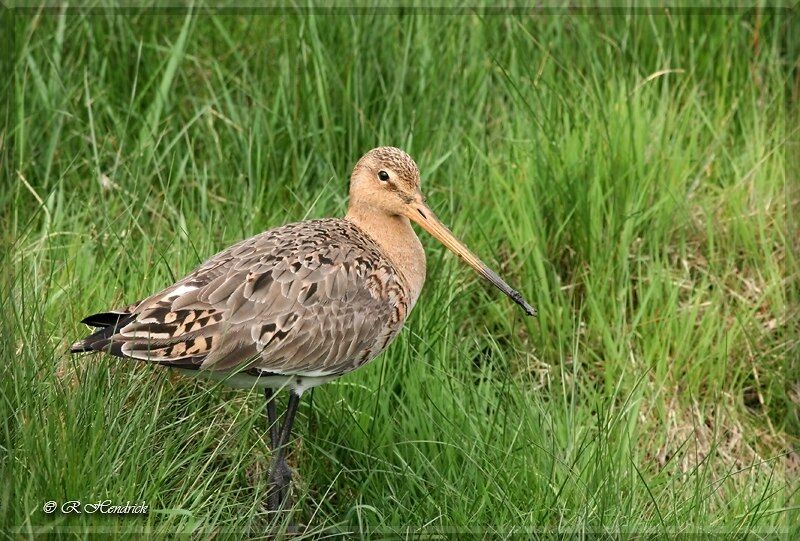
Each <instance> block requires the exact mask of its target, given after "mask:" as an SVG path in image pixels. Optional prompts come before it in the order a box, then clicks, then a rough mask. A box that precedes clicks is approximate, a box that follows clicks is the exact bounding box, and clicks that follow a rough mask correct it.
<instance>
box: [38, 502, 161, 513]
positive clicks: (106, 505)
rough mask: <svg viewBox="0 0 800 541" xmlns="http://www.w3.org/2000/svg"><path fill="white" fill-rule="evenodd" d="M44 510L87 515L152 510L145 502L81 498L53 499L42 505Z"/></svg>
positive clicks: (147, 511)
mask: <svg viewBox="0 0 800 541" xmlns="http://www.w3.org/2000/svg"><path fill="white" fill-rule="evenodd" d="M42 511H44V512H45V513H47V514H48V515H49V514H51V513H56V512H58V513H63V514H65V515H80V514H84V513H85V514H87V515H92V514H98V515H146V514H148V513H149V512H150V507H149V506H148V505H147V504H146V503H144V502H142V503H135V502H125V503H124V504H118V503H113V502H112V501H111V500H100V501H96V502H85V503H84V502H82V501H80V500H70V501H66V502H62V503H59V502H56V501H52V500H51V501H49V502H45V503H44V505H42Z"/></svg>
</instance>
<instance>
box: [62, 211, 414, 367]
mask: <svg viewBox="0 0 800 541" xmlns="http://www.w3.org/2000/svg"><path fill="white" fill-rule="evenodd" d="M407 290H408V288H407V286H406V284H405V283H404V281H403V279H402V277H401V275H400V273H399V272H397V270H396V269H395V268H394V267H393V266H392V264H391V262H390V261H389V259H388V258H387V257H386V256H385V254H383V253H382V252H381V250H380V248H379V247H378V245H377V244H376V243H375V242H374V241H373V240H372V239H371V238H370V237H369V235H367V234H366V233H365V232H364V231H362V230H361V229H360V228H359V227H358V226H356V225H355V224H353V223H351V222H349V221H348V220H343V219H324V220H310V221H304V222H297V223H293V224H288V225H284V226H282V227H278V228H275V229H271V230H269V231H266V232H264V233H261V234H259V235H256V236H254V237H251V238H249V239H246V240H244V241H241V242H239V243H237V244H235V245H233V246H231V247H230V248H228V249H226V250H224V251H222V252H220V253H218V254H216V255H215V256H213V257H212V258H210V259H209V260H208V261H206V262H205V263H203V264H202V265H200V266H199V267H198V268H197V269H195V270H194V271H193V272H192V273H190V274H189V275H188V276H186V277H185V278H183V279H182V280H180V281H178V282H177V283H175V284H173V285H172V286H170V287H168V288H166V289H164V290H162V291H160V292H158V293H156V294H155V295H152V296H150V297H148V298H147V299H144V300H143V301H140V302H138V303H135V304H133V305H131V306H130V307H128V308H126V309H122V310H115V311H111V312H107V313H102V314H95V315H94V316H90V317H88V318H86V319H85V320H84V322H85V323H87V324H89V325H93V326H96V327H98V330H97V331H96V332H95V333H94V334H92V335H90V336H89V337H87V338H86V339H84V340H81V341H80V342H77V343H76V344H74V345H73V348H72V351H74V352H79V351H107V352H109V353H111V354H113V355H117V356H120V357H129V358H133V359H140V360H145V361H151V362H155V363H159V364H163V365H167V366H173V367H180V368H190V369H203V370H211V371H217V372H219V371H232V370H239V371H243V372H244V373H247V374H250V375H260V374H263V375H300V376H309V377H326V378H330V377H335V376H338V375H341V374H344V373H346V372H349V371H351V370H353V369H355V368H357V367H358V366H361V365H362V364H364V363H365V362H367V361H369V360H371V359H372V358H374V357H375V356H376V355H377V354H378V353H380V352H381V351H383V349H384V348H385V347H386V346H387V345H388V344H389V342H391V340H392V339H393V338H394V337H395V336H396V335H397V333H398V332H399V330H400V328H401V327H402V324H403V322H404V321H405V318H406V316H407V315H408V311H409V309H410V306H411V303H409V299H408V294H407V293H408V292H407Z"/></svg>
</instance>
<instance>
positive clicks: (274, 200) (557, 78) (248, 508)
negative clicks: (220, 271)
mask: <svg viewBox="0 0 800 541" xmlns="http://www.w3.org/2000/svg"><path fill="white" fill-rule="evenodd" d="M3 17H4V19H3V25H4V30H3V31H4V33H5V34H6V35H7V36H12V38H9V39H8V40H6V41H7V44H6V45H4V47H6V51H5V52H6V53H7V55H9V57H8V58H7V59H6V60H5V62H6V64H4V65H5V66H7V67H8V68H9V69H8V71H4V74H8V76H7V77H4V78H3V81H2V82H0V85H2V86H4V88H5V89H6V91H7V95H8V100H6V101H5V102H4V109H0V116H1V117H2V122H3V124H2V131H1V132H0V147H1V148H2V155H1V161H0V168H2V175H3V182H2V188H0V208H2V214H1V215H0V220H1V221H2V242H3V245H4V249H3V250H2V254H0V275H2V278H0V284H2V288H3V289H2V300H1V301H0V302H1V303H2V305H1V307H0V310H1V313H2V332H1V333H0V336H1V337H2V338H1V339H0V340H1V341H0V343H1V344H2V350H0V367H2V368H1V369H2V375H1V376H0V398H1V400H0V404H1V405H0V408H2V409H0V419H2V425H0V434H2V437H1V438H0V474H1V475H2V477H1V478H2V483H0V528H2V529H4V530H5V531H6V532H7V533H10V534H12V535H14V536H17V535H22V536H25V535H28V534H33V533H37V532H61V533H64V534H71V535H77V536H81V537H82V536H84V535H86V534H91V533H103V532H111V531H119V532H127V533H128V534H131V535H136V534H140V533H143V532H146V533H152V534H163V533H168V532H173V533H174V532H183V533H190V532H191V533H194V536H195V537H203V538H205V537H206V536H218V537H227V536H228V535H229V534H232V533H233V532H238V533H246V534H247V535H253V536H255V535H260V534H263V533H264V532H270V531H280V529H281V528H284V527H285V526H286V524H287V522H288V521H293V522H295V523H299V524H302V525H307V527H304V528H301V531H305V532H307V533H309V534H320V533H329V534H332V533H343V532H352V533H356V534H362V535H365V536H366V535H370V536H375V535H387V536H406V535H416V534H437V533H445V532H451V533H452V532H465V531H469V532H473V533H484V532H489V533H500V534H508V533H524V532H552V531H561V532H578V533H589V532H606V533H616V532H647V533H653V534H660V533H667V532H669V533H688V532H728V533H737V534H743V533H744V532H760V533H761V534H769V533H778V532H783V533H793V534H794V535H795V536H796V535H798V534H799V533H800V526H799V525H800V496H798V490H799V489H800V482H798V477H800V475H799V473H800V456H799V455H798V442H800V419H799V418H798V408H799V407H800V383H798V381H800V376H799V372H800V371H799V370H798V365H797V364H796V363H793V361H792V360H791V359H792V355H791V353H794V354H795V355H796V354H797V353H798V351H799V350H798V337H797V332H796V331H797V328H798V327H797V321H798V320H797V309H796V306H797V304H796V303H797V299H798V297H797V284H798V281H797V272H796V270H797V268H798V261H797V258H796V252H795V253H793V252H792V250H791V249H790V246H791V244H792V243H796V238H797V233H798V230H797V227H796V223H792V222H791V221H790V220H789V219H788V218H789V215H790V210H791V209H792V208H794V209H795V210H796V209H797V205H798V197H797V195H798V193H797V191H796V190H794V189H793V188H792V186H793V184H792V183H790V182H789V179H790V178H793V179H794V180H796V178H797V177H796V173H797V169H796V161H795V162H793V163H794V167H793V166H792V163H787V161H789V160H788V159H787V157H788V156H789V155H790V154H791V153H792V148H793V149H794V152H797V149H798V146H797V131H796V130H797V125H798V123H797V119H798V116H797V111H796V110H793V109H792V108H791V104H792V103H794V104H796V99H797V96H798V90H797V87H796V86H795V87H794V88H790V86H791V85H792V84H795V85H796V82H797V79H793V78H794V77H795V75H796V73H797V71H796V70H797V65H796V64H795V62H796V59H797V57H798V51H799V50H800V49H798V47H797V44H796V41H795V42H794V43H793V42H792V39H791V38H792V35H791V34H790V32H789V31H790V29H792V28H794V29H795V30H796V28H797V27H796V24H797V18H796V12H795V13H791V12H788V11H773V10H760V9H758V10H755V9H753V10H741V11H726V12H720V13H713V12H710V11H708V10H705V11H702V10H701V11H681V10H670V11H669V12H664V11H660V10H653V11H646V10H639V11H633V10H615V11H585V12H584V11H580V10H576V11H572V12H566V11H554V10H546V11H541V12H534V13H532V14H524V13H520V12H518V13H511V14H502V13H497V12H491V13H481V12H477V13H476V12H472V11H463V12H461V11H458V12H446V13H435V12H424V11H418V12H413V11H411V10H405V11H385V12H381V13H373V12H368V11H360V12H352V13H351V12H347V11H340V12H336V13H331V12H322V11H318V12H308V11H302V10H301V11H284V12H274V11H273V12H258V11H251V12H242V13H235V12H206V11H195V12H194V13H193V14H187V13H184V12H181V11H176V10H172V11H165V12H157V11H135V10H127V11H114V10H97V11H93V12H91V13H88V12H81V11H79V10H73V9H70V10H68V11H66V12H64V11H60V10H50V11H35V10H27V11H14V12H11V11H5V12H4V13H3ZM793 37H794V39H795V40H796V39H797V33H796V32H795V34H794V36H793ZM384 144H392V145H396V146H400V147H403V148H404V149H406V150H407V151H408V152H409V153H410V154H412V156H414V157H415V158H416V160H417V161H418V163H419V164H420V168H421V170H422V173H423V189H424V191H425V192H426V194H427V196H428V201H429V203H430V204H431V206H432V207H433V209H434V210H435V211H436V212H437V213H438V214H439V215H440V216H441V217H442V219H443V220H444V221H445V222H446V223H448V224H449V225H450V226H451V228H452V229H453V231H455V232H456V233H457V235H458V236H460V237H461V238H462V239H463V240H464V241H465V242H466V243H467V244H468V245H469V246H470V247H472V248H473V250H474V251H475V252H476V253H478V254H479V255H481V256H482V257H483V258H484V259H485V260H486V261H487V262H488V263H490V264H491V266H493V267H494V268H496V269H497V270H498V272H499V273H500V274H501V275H502V276H504V277H505V278H506V279H507V281H508V282H509V283H511V284H512V285H514V286H516V287H518V288H519V289H520V290H521V291H522V292H523V293H524V294H525V295H526V296H527V297H528V299H529V300H530V301H531V303H532V304H534V305H535V306H536V307H537V308H538V309H539V314H540V315H539V318H538V319H533V318H526V317H524V316H523V314H522V312H521V310H519V309H518V308H517V307H516V306H515V305H513V304H512V303H511V302H509V301H508V299H506V298H504V297H502V296H501V295H499V294H498V292H497V291H496V290H493V289H491V288H490V287H488V286H486V285H484V284H483V283H481V282H480V281H479V280H478V279H477V277H476V276H475V275H474V273H472V272H471V271H470V270H469V269H468V268H465V267H464V266H463V265H461V264H460V263H459V262H458V261H457V259H456V258H455V257H454V256H452V255H451V254H449V253H447V252H446V251H445V250H444V248H443V247H441V246H440V245H438V244H437V243H436V242H435V241H434V240H433V239H432V238H431V237H429V236H427V235H424V234H422V233H421V238H422V242H423V244H424V245H425V247H426V251H427V254H428V267H429V276H428V283H427V284H426V286H425V289H424V290H423V292H422V295H421V298H420V301H419V303H418V304H417V307H416V308H415V310H414V312H413V313H412V315H411V317H410V319H409V320H408V324H407V325H406V328H405V329H404V331H403V332H402V333H401V335H400V337H399V338H398V339H397V341H396V342H395V343H394V344H393V345H392V346H391V347H390V348H389V350H388V351H387V352H386V353H385V354H383V355H382V356H381V357H380V358H379V359H378V360H376V361H375V362H374V363H372V364H371V365H369V366H368V367H366V368H363V369H362V370H360V371H358V372H356V373H353V374H351V375H348V376H346V377H344V378H342V379H341V380H339V381H337V382H334V383H331V384H328V385H326V386H323V387H321V388H319V389H316V390H315V391H314V393H313V396H312V399H311V400H308V399H307V398H304V401H303V405H302V406H301V410H300V414H299V417H298V419H299V421H298V423H297V429H296V432H295V436H296V440H295V441H294V445H295V447H294V451H293V452H292V454H291V458H290V463H291V464H292V466H293V467H295V468H296V474H295V481H296V485H295V492H294V493H295V496H296V503H295V505H294V508H293V509H292V511H291V513H290V514H289V515H288V516H284V517H281V518H279V519H274V518H273V517H272V516H270V515H269V514H268V513H267V512H266V510H265V491H266V488H267V487H266V467H267V465H268V464H269V454H268V451H267V450H266V440H265V437H266V433H265V421H264V418H263V399H262V397H261V396H260V395H258V394H257V393H251V394H248V393H247V392H243V391H236V390H229V389H226V388H223V387H220V386H218V385H214V384H212V383H208V382H196V381H193V380H187V379H185V378H183V377H182V376H180V375H175V374H171V373H169V372H168V371H166V370H161V369H157V368H153V367H149V366H143V365H140V364H136V363H133V362H125V361H120V360H117V359H113V358H108V357H103V356H96V357H86V356H82V357H71V356H70V355H69V354H68V353H67V349H68V345H69V344H70V343H71V342H72V341H74V340H75V339H77V338H79V337H81V336H82V335H83V334H85V333H86V329H85V328H84V327H83V326H82V325H81V324H80V323H79V321H80V319H81V318H82V317H84V316H86V315H88V314H90V313H93V312H96V311H98V310H102V309H105V308H108V307H110V306H115V305H122V304H125V303H128V302H132V301H134V300H136V299H138V298H141V297H143V296H146V295H148V294H149V293H151V292H153V291H155V290H157V289H158V288H161V287H163V286H166V285H168V284H169V283H171V280H173V279H176V278H179V277H180V276H181V275H183V273H185V272H188V271H189V270H191V269H192V268H193V267H194V266H195V265H197V264H198V263H199V262H201V261H202V260H204V259H205V258H206V257H208V256H210V255H211V254H213V253H215V252H216V251H218V250H220V249H222V248H224V247H225V246H227V245H229V244H230V243H232V242H234V241H236V240H238V239H241V238H244V237H247V236H250V235H253V234H255V233H258V232H260V231H263V230H265V229H268V228H270V227H273V226H277V225H279V224H282V223H286V222H289V221H295V220H300V219H305V218H312V217H322V216H331V215H342V214H343V213H344V210H345V208H346V196H347V179H348V177H349V172H350V168H351V167H352V166H353V164H354V163H355V161H356V160H357V159H358V157H359V156H360V155H361V154H362V153H363V152H365V151H366V150H368V149H370V148H372V147H375V146H378V145H384ZM790 144H794V147H791V146H789V145H790ZM787 168H791V169H787ZM790 171H791V172H790ZM307 396H308V395H307ZM106 498H108V499H111V500H113V501H114V502H116V503H125V501H127V500H130V501H135V502H141V501H144V502H146V503H147V504H148V505H149V506H150V510H151V512H150V513H149V515H147V516H139V517H136V516H134V517H105V516H98V515H87V514H83V515H63V514H59V513H54V514H51V515H47V514H45V513H43V512H42V510H41V507H42V505H43V503H44V502H46V501H48V500H55V501H58V502H63V501H67V500H81V501H83V502H91V501H97V500H102V499H106Z"/></svg>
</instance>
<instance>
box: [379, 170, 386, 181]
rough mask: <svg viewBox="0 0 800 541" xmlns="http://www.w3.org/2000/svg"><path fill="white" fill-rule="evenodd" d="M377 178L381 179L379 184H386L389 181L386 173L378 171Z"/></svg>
mask: <svg viewBox="0 0 800 541" xmlns="http://www.w3.org/2000/svg"><path fill="white" fill-rule="evenodd" d="M378 178H379V179H381V182H387V181H388V180H389V173H387V172H386V171H378Z"/></svg>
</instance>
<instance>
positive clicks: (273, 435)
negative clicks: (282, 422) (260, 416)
mask: <svg viewBox="0 0 800 541" xmlns="http://www.w3.org/2000/svg"><path fill="white" fill-rule="evenodd" d="M264 397H265V398H266V399H267V423H268V424H267V426H268V427H269V437H270V447H271V450H272V451H273V452H275V451H276V450H277V449H278V446H280V442H279V441H278V436H279V434H280V432H279V431H280V427H279V426H278V412H277V410H276V409H275V391H274V390H272V389H270V388H269V387H265V388H264Z"/></svg>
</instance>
